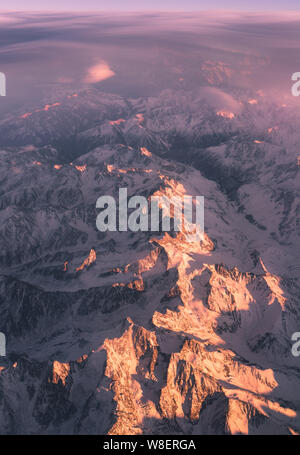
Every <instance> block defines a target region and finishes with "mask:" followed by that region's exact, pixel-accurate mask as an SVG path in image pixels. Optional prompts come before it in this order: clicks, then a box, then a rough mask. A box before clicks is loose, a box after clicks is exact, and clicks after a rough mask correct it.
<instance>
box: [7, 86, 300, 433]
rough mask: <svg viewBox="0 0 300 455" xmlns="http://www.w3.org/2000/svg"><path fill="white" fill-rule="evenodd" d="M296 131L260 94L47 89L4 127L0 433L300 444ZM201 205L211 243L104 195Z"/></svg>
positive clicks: (295, 123) (282, 110)
mask: <svg viewBox="0 0 300 455" xmlns="http://www.w3.org/2000/svg"><path fill="white" fill-rule="evenodd" d="M299 126H300V119H299V118H298V117H297V115H296V114H295V110H294V108H292V107H289V106H286V105H282V104H278V103H276V102H275V101H273V100H270V99H269V98H267V97H264V95H263V93H251V92H243V91H241V90H233V89H229V88H228V90H227V91H226V93H225V92H224V91H221V89H219V88H218V89H217V88H211V87H210V88H201V89H199V90H197V91H191V92H187V91H173V90H165V91H163V92H162V93H161V94H160V95H159V96H158V97H148V98H139V99H126V98H124V97H121V96H118V95H110V94H107V93H103V92H99V91H98V90H97V89H93V90H92V89H90V90H79V91H77V92H73V91H72V92H71V91H70V92H66V93H60V94H55V93H54V94H53V95H52V96H51V97H49V98H47V99H46V100H45V102H44V103H41V105H39V106H29V108H28V110H27V111H24V112H23V111H22V112H19V111H18V112H14V113H13V114H10V115H9V116H7V117H6V118H4V119H3V120H2V121H1V122H0V147H1V149H0V163H1V166H0V178H1V185H0V221H1V224H0V273H1V276H0V281H1V287H0V299H1V301H0V331H1V332H3V333H5V334H6V337H7V357H2V358H1V357H0V432H1V433H4V434H12V433H13V434H15V433H17V434H107V433H109V434H223V433H229V434H239V433H242V434H246V433H250V434H266V433H271V434H294V433H298V432H300V416H299V412H300V394H299V390H300V363H299V362H300V360H299V358H297V357H294V356H293V355H292V353H291V346H292V341H291V337H292V334H293V333H294V332H297V331H300V306H299V296H300V280H299V276H300V259H299V213H300V203H299V188H300V185H299V183H300V182H299V180H300V178H299V166H298V161H297V160H298V155H299V150H298V145H297V144H299V142H300V128H299ZM124 187H127V189H128V196H129V197H130V196H133V195H143V196H146V197H147V198H148V197H150V196H151V195H153V194H161V195H162V194H167V195H180V196H183V195H184V194H188V195H202V196H204V197H205V212H204V213H205V236H204V239H203V241H201V242H194V243H190V242H187V240H186V238H185V235H184V234H183V233H166V232H156V233H153V232H130V231H128V232H106V233H103V232H99V231H98V230H97V229H96V217H97V213H98V211H97V209H96V200H97V198H98V197H99V196H101V195H112V196H114V197H116V198H117V195H118V190H119V188H124Z"/></svg>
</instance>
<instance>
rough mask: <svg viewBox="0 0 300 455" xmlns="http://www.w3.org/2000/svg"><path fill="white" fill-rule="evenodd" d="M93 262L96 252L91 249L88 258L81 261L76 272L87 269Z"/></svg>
mask: <svg viewBox="0 0 300 455" xmlns="http://www.w3.org/2000/svg"><path fill="white" fill-rule="evenodd" d="M95 261H96V251H95V250H94V249H93V248H92V249H91V251H90V254H89V255H88V257H87V258H86V259H85V260H84V261H83V263H82V264H81V265H80V266H79V267H77V269H76V272H79V271H80V270H83V269H84V268H85V267H89V266H90V265H91V264H92V263H93V262H95Z"/></svg>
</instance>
